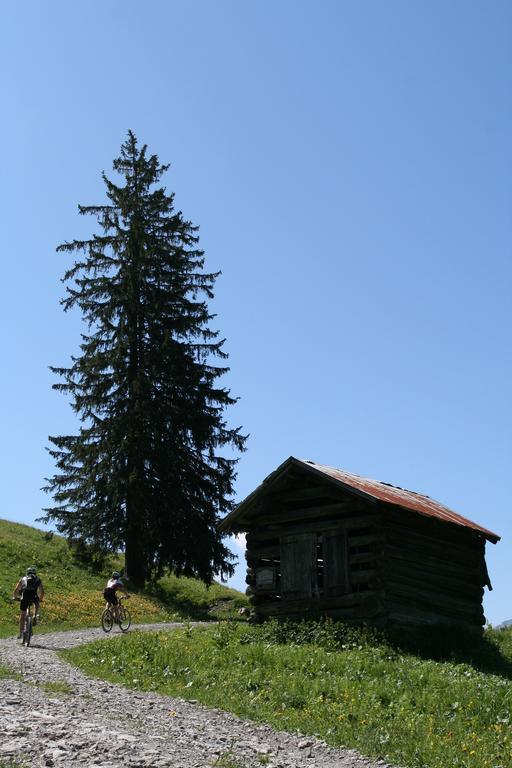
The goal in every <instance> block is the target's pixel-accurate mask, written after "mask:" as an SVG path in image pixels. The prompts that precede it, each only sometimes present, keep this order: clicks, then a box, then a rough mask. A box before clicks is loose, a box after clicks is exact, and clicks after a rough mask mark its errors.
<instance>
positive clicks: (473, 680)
mask: <svg viewBox="0 0 512 768" xmlns="http://www.w3.org/2000/svg"><path fill="white" fill-rule="evenodd" d="M276 626H277V625H274V628H273V625H272V624H271V625H270V626H264V627H262V628H259V627H248V626H244V625H236V624H233V623H229V622H225V623H223V624H222V625H220V626H218V627H206V628H194V629H190V628H188V629H184V630H179V631H175V632H172V633H169V632H157V633H152V634H150V635H148V634H144V633H132V634H129V635H126V636H123V637H120V638H119V639H118V640H115V641H113V642H109V643H107V642H105V641H101V642H98V643H94V644H91V645H89V646H83V647H81V648H77V649H73V650H70V651H65V652H64V655H65V657H66V658H67V659H68V660H70V661H72V662H74V663H76V664H78V665H79V666H80V667H81V668H83V669H84V670H85V671H86V672H87V673H89V674H92V675H95V676H98V677H101V678H104V679H108V680H112V681H115V682H120V683H123V684H124V685H127V686H129V687H131V688H135V689H139V690H151V691H159V692H161V693H164V694H168V695H172V696H178V697H181V698H186V699H197V700H198V701H200V702H201V703H203V704H205V705H207V706H210V707H215V708H220V709H225V710H228V711H230V712H233V713H235V714H237V715H239V716H240V717H243V718H248V719H252V720H255V721H260V722H267V723H270V724H271V725H272V726H274V727H276V728H279V729H284V730H289V731H295V730H299V731H300V732H302V733H304V734H308V735H313V736H317V737H320V738H322V739H325V741H326V742H328V743H329V744H331V745H333V746H347V747H351V748H355V749H357V750H359V751H360V752H361V753H363V754H365V755H367V756H370V757H382V758H384V759H386V760H387V761H389V762H391V763H393V764H394V765H398V766H407V768H456V767H458V766H460V767H461V768H510V766H512V729H511V723H510V718H511V709H512V675H511V674H510V669H511V662H512V630H507V631H504V632H501V633H498V632H492V631H490V632H488V633H487V634H486V637H485V638H484V640H474V641H473V643H474V646H473V651H474V656H475V658H477V659H478V661H477V662H473V663H468V661H466V662H464V663H462V662H461V661H457V660H455V658H454V659H452V660H444V661H439V660H433V659H429V658H425V657H422V656H418V655H415V654H412V653H408V652H405V651H401V650H399V649H398V648H397V647H396V646H392V645H391V644H390V643H388V642H385V641H383V639H382V638H379V637H378V636H377V635H375V634H373V633H371V632H365V631H358V630H353V629H345V630H343V631H340V630H338V629H337V628H335V627H331V628H330V627H329V624H328V623H324V624H322V625H317V629H316V630H314V631H313V632H309V633H308V632H304V631H299V632H298V633H297V632H296V631H295V630H293V631H291V630H290V631H288V632H286V631H285V632H283V630H282V628H277V629H276V628H275V627H276ZM318 627H320V629H318ZM294 632H295V634H294ZM283 635H287V637H284V636H283ZM312 640H313V642H312ZM279 641H281V643H284V644H281V643H280V642H279ZM470 651H471V649H470V646H469V645H468V646H467V647H466V648H464V649H463V651H462V655H463V656H466V657H467V658H468V659H469V658H470V656H471V653H470ZM489 669H492V670H493V672H494V673H491V672H489V671H488V670H489ZM228 757H229V755H228ZM226 759H227V757H226Z"/></svg>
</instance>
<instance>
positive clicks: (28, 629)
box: [23, 612, 32, 648]
mask: <svg viewBox="0 0 512 768" xmlns="http://www.w3.org/2000/svg"><path fill="white" fill-rule="evenodd" d="M31 640H32V616H31V615H30V613H28V612H27V618H26V619H25V630H24V632H23V645H25V646H26V647H27V648H28V647H29V645H30V641H31Z"/></svg>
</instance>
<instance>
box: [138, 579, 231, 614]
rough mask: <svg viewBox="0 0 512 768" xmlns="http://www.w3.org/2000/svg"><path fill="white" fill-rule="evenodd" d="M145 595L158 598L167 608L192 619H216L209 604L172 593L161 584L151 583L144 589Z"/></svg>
mask: <svg viewBox="0 0 512 768" xmlns="http://www.w3.org/2000/svg"><path fill="white" fill-rule="evenodd" d="M144 594H145V595H149V596H150V597H154V598H156V599H157V600H158V601H159V602H160V603H162V604H163V605H164V606H165V608H166V610H168V611H171V612H173V613H177V614H178V615H179V616H181V617H183V618H184V619H190V621H215V619H216V617H215V616H212V614H211V613H210V606H209V605H198V604H197V603H196V602H194V601H193V600H192V599H189V598H187V597H186V596H184V595H179V594H174V595H170V594H169V592H168V590H166V589H164V588H162V587H161V586H160V585H159V584H151V585H148V586H147V587H146V589H145V590H144Z"/></svg>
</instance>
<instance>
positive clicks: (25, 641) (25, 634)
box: [16, 597, 36, 648]
mask: <svg viewBox="0 0 512 768" xmlns="http://www.w3.org/2000/svg"><path fill="white" fill-rule="evenodd" d="M16 599H17V600H21V598H20V597H18V598H16ZM32 609H34V610H35V605H34V603H29V605H28V607H27V610H26V611H25V623H24V624H23V631H22V633H21V644H22V645H25V646H26V647H27V648H28V646H29V645H30V641H31V640H32V634H33V632H34V624H35V622H36V615H35V613H34V614H32Z"/></svg>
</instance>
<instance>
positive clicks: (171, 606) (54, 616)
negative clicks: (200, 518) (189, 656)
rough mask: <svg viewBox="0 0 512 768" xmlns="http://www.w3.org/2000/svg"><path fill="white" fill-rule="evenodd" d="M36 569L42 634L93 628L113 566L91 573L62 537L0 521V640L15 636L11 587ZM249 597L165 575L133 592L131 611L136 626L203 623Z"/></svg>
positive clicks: (15, 605)
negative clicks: (40, 583) (41, 590)
mask: <svg viewBox="0 0 512 768" xmlns="http://www.w3.org/2000/svg"><path fill="white" fill-rule="evenodd" d="M30 565H34V566H35V567H36V568H37V570H38V573H39V575H40V577H41V579H42V580H43V584H44V586H45V590H46V598H45V601H44V604H43V610H42V616H43V621H42V623H41V626H40V630H39V631H42V630H46V631H48V630H53V629H65V628H72V627H87V626H95V625H97V624H98V623H99V616H100V614H101V611H102V610H103V605H104V601H103V597H102V595H101V592H102V590H103V587H104V586H105V582H106V578H107V577H108V575H109V573H110V571H111V570H112V568H113V567H114V568H122V562H120V561H115V562H114V561H112V562H111V563H109V564H108V566H107V567H106V569H105V573H101V574H95V573H92V572H91V571H89V570H87V569H86V568H85V567H84V566H82V565H79V564H78V563H77V562H76V560H75V559H74V557H73V553H72V552H71V550H70V549H69V547H68V545H67V544H66V541H65V540H64V539H63V538H62V537H61V536H56V535H54V536H51V537H48V535H47V534H46V533H45V532H44V531H41V530H38V529H37V528H32V527H30V526H27V525H21V524H19V523H11V522H8V521H6V520H0V637H5V636H7V635H10V634H13V633H14V631H15V629H16V620H17V616H18V615H19V604H18V603H13V602H12V600H11V596H12V592H13V588H14V585H15V584H16V582H17V580H18V579H19V577H20V576H22V575H23V574H24V573H25V570H26V568H27V567H28V566H30ZM245 605H247V598H246V597H245V595H242V594H241V593H240V592H237V591H236V590H234V589H229V588H228V587H224V586H221V585H218V584H214V585H212V586H211V587H210V588H209V589H207V588H206V587H205V585H204V584H203V583H202V582H200V581H196V580H195V579H188V578H181V579H177V578H176V577H174V576H169V577H164V578H163V579H161V580H160V581H159V582H158V584H156V585H155V586H153V587H151V588H150V589H146V590H144V591H140V592H138V593H136V594H134V593H132V597H131V598H130V604H129V607H130V611H131V614H132V619H133V621H134V622H137V623H140V622H147V621H173V620H179V619H181V618H183V619H194V620H198V619H201V620H207V619H212V618H220V617H226V616H234V615H236V614H237V610H238V608H240V607H243V606H245Z"/></svg>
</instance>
